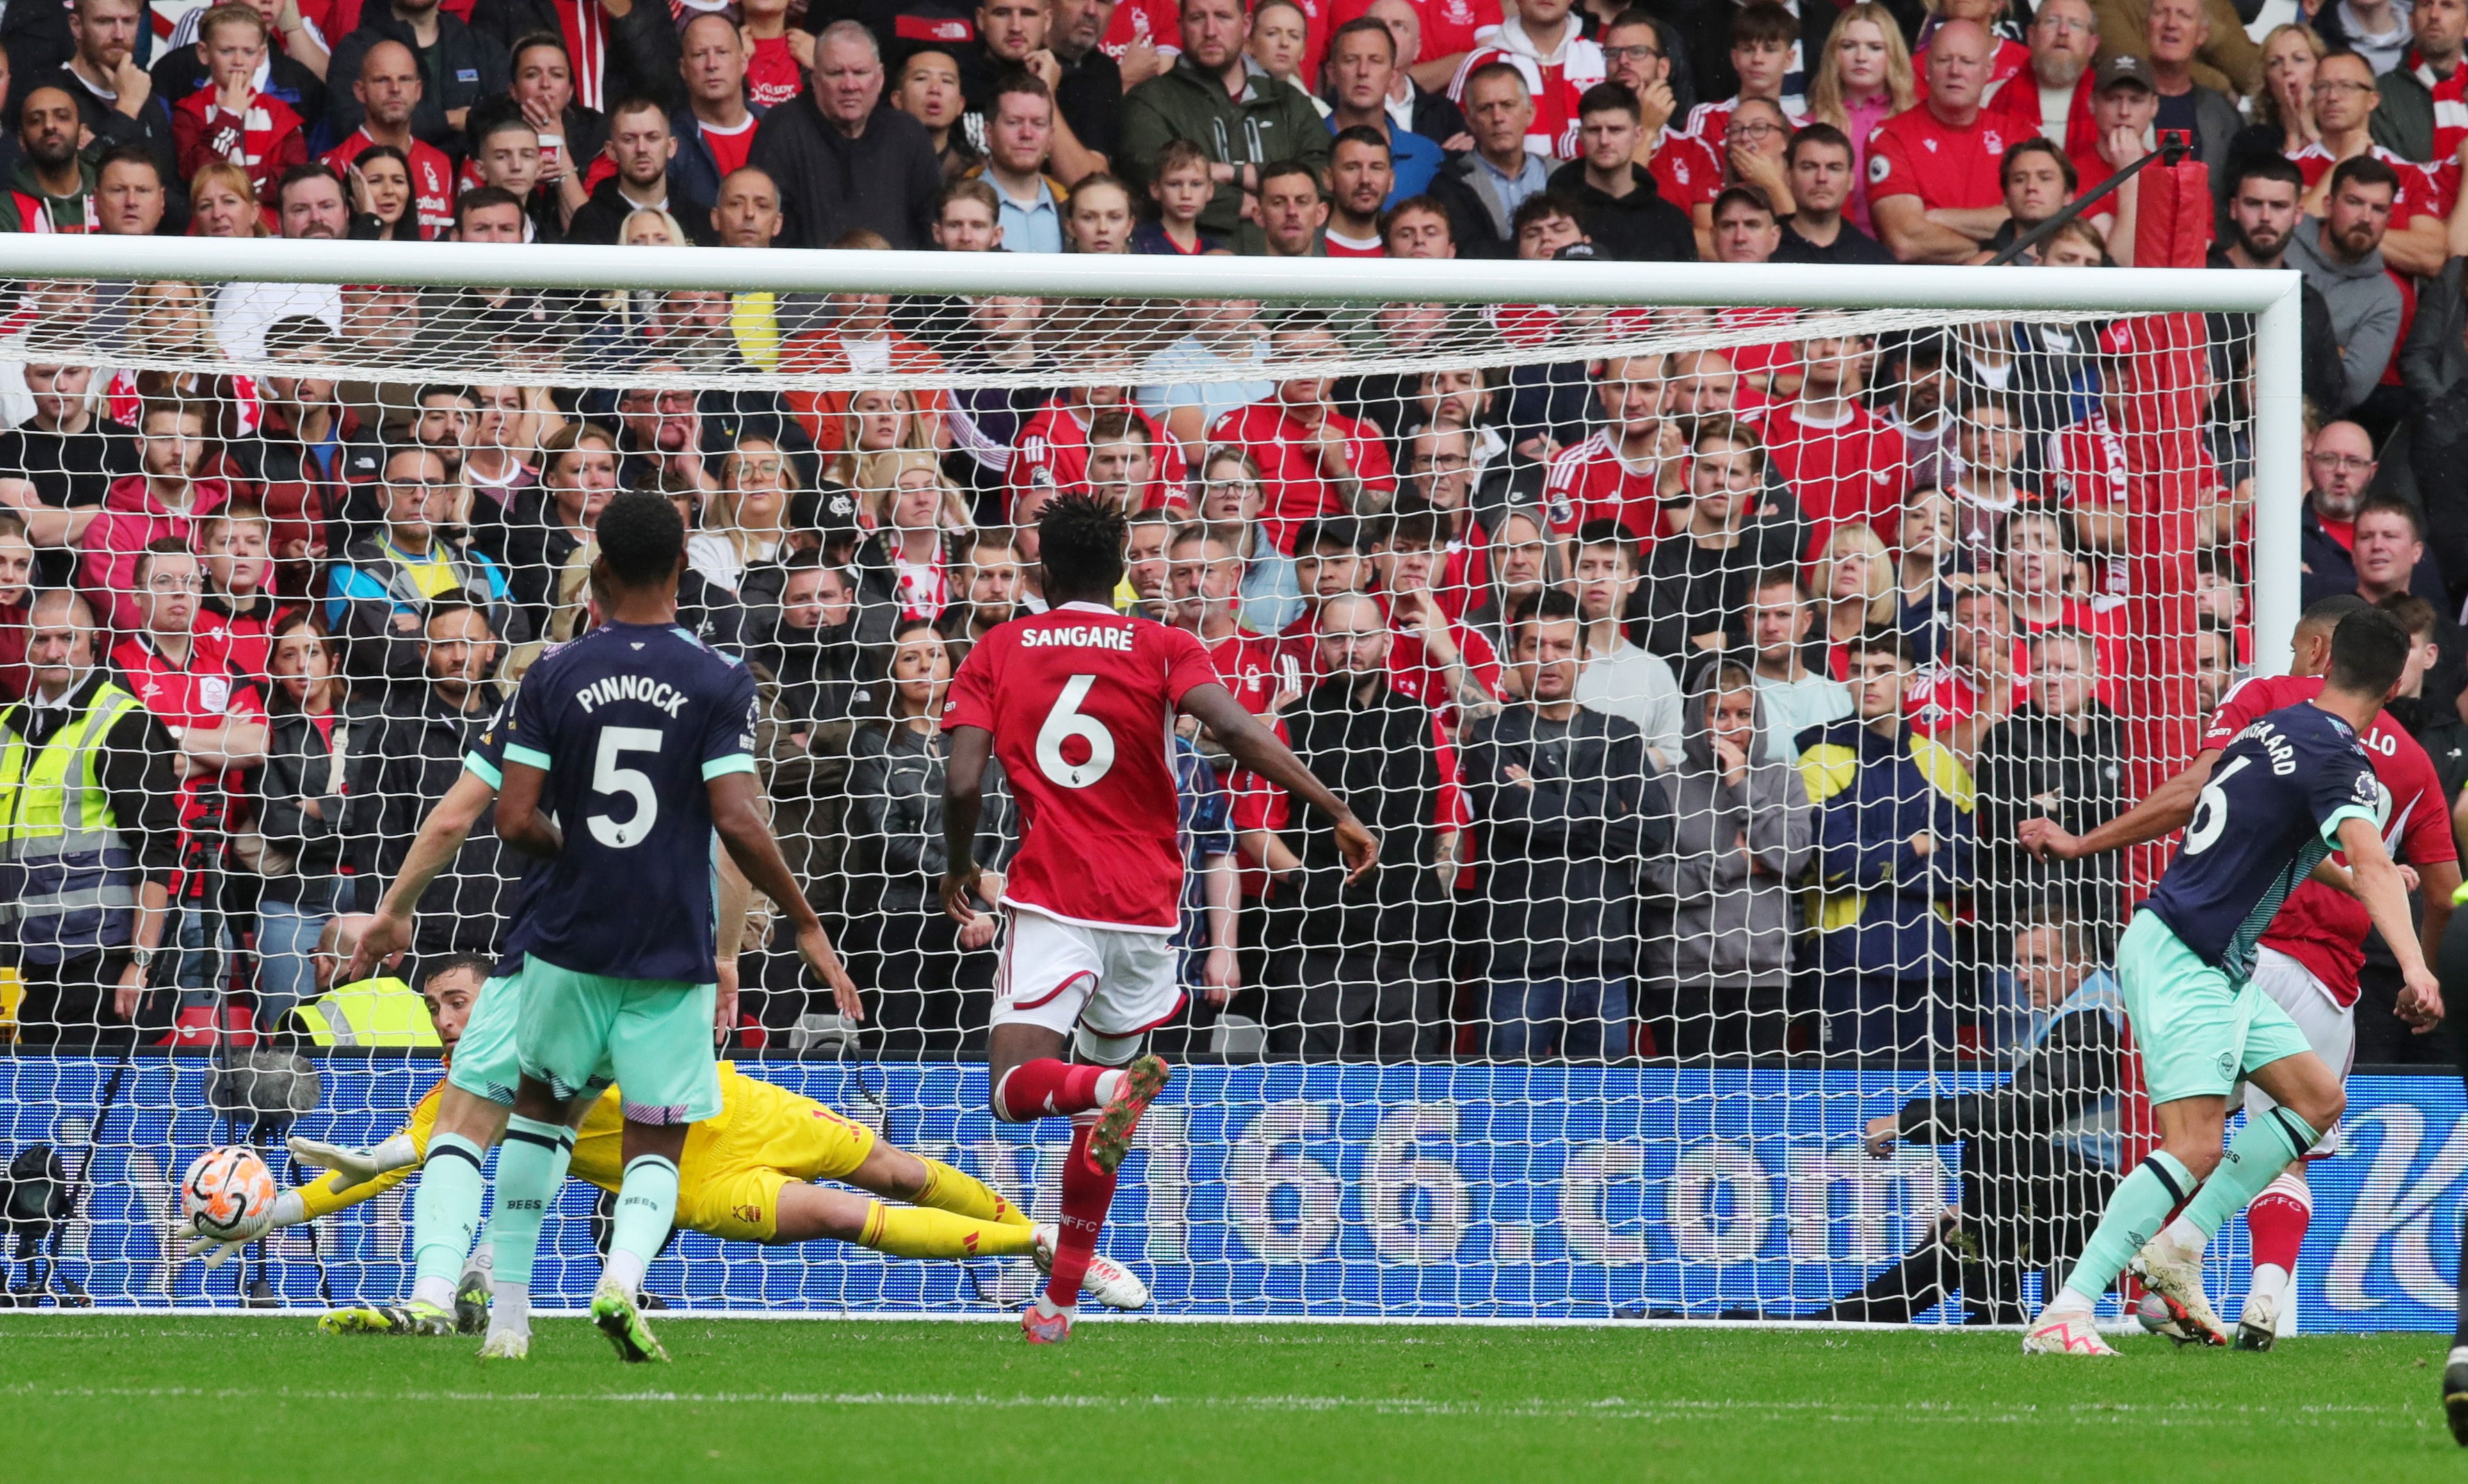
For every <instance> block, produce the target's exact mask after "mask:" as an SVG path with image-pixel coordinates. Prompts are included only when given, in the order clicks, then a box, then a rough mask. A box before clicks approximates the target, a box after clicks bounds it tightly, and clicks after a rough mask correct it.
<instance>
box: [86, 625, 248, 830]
mask: <svg viewBox="0 0 2468 1484" xmlns="http://www.w3.org/2000/svg"><path fill="white" fill-rule="evenodd" d="M111 663H112V668H114V669H116V670H118V671H119V672H120V679H121V683H122V684H123V685H125V686H126V687H127V688H128V693H129V694H130V695H132V696H136V697H137V698H138V699H139V700H141V701H143V702H145V704H146V709H147V710H149V711H150V712H152V713H154V718H155V719H156V720H158V721H160V722H162V723H163V724H164V725H165V726H167V727H169V728H171V730H172V732H173V733H175V734H176V733H179V732H183V731H186V730H188V729H189V728H190V727H193V726H219V725H221V724H222V723H223V722H225V721H263V720H264V719H265V702H264V699H263V697H262V696H260V695H259V694H258V690H257V687H256V686H254V685H252V684H250V683H249V680H248V678H247V676H245V675H243V674H240V671H239V670H238V669H237V668H236V667H235V666H234V665H233V664H232V661H231V652H230V644H229V640H228V639H227V637H226V636H225V635H224V634H223V632H222V631H221V630H220V629H219V628H199V629H197V630H196V631H195V632H194V633H193V634H191V635H190V636H189V658H188V663H186V664H181V665H175V664H173V663H171V659H170V657H169V656H167V655H166V654H164V652H163V651H161V650H158V649H156V648H155V647H154V641H153V639H152V638H151V637H150V636H149V635H147V634H144V633H135V634H131V635H129V636H128V637H127V638H126V639H123V640H121V641H120V643H118V644H117V645H114V646H113V647H112V651H111ZM245 778H246V775H245V774H244V773H242V772H241V771H240V770H239V769H237V768H235V769H233V770H231V771H229V772H226V773H223V774H221V775H219V776H217V775H212V774H205V773H200V774H198V775H197V776H195V777H194V778H189V779H185V780H183V781H182V782H181V784H180V823H181V824H183V825H187V824H189V823H191V822H192V821H194V819H195V818H196V817H197V816H198V815H199V814H201V813H203V812H204V811H205V803H204V793H205V790H206V788H208V787H209V786H211V787H214V788H218V789H220V790H221V791H222V792H224V793H227V794H230V795H232V796H234V797H240V796H241V795H242V794H243V793H244V792H245Z"/></svg>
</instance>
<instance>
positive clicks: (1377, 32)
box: [1328, 15, 1447, 206]
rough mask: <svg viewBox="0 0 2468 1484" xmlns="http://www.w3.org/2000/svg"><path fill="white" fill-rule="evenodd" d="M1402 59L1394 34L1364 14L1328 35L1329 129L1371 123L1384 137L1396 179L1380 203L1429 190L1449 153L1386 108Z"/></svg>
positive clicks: (1366, 126) (1336, 133)
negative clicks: (1390, 191)
mask: <svg viewBox="0 0 2468 1484" xmlns="http://www.w3.org/2000/svg"><path fill="white" fill-rule="evenodd" d="M1407 60H1409V61H1410V60H1411V58H1407ZM1401 65H1402V64H1401V63H1400V61H1399V59H1398V57H1397V36H1396V34H1395V33H1394V32H1392V31H1390V30H1389V29H1388V28H1387V27H1386V26H1385V25H1383V23H1381V22H1380V21H1377V20H1375V19H1373V18H1372V17H1370V16H1368V15H1364V16H1360V17H1357V18H1356V19H1354V20H1350V21H1347V22H1346V23H1345V24H1344V25H1342V26H1339V27H1337V31H1336V34H1333V35H1331V36H1330V37H1329V43H1328V87H1329V102H1330V105H1331V106H1330V109H1329V115H1328V131H1329V133H1330V134H1331V135H1332V136H1337V137H1342V136H1343V135H1344V134H1345V133H1346V132H1347V131H1348V130H1351V129H1358V128H1362V129H1370V130H1371V131H1373V132H1374V133H1377V134H1378V135H1379V136H1380V137H1381V138H1382V139H1383V141H1385V142H1386V144H1387V147H1388V158H1389V165H1390V169H1391V171H1392V173H1393V175H1394V176H1395V182H1396V183H1395V188H1394V192H1393V194H1391V195H1390V196H1389V198H1388V199H1387V200H1386V201H1384V202H1383V203H1382V204H1383V206H1393V205H1395V204H1396V203H1397V202H1399V201H1402V200H1404V199H1405V198H1406V197H1407V196H1412V195H1421V194H1423V193H1424V192H1425V191H1428V190H1429V189H1430V185H1431V177H1432V176H1433V175H1435V174H1437V173H1438V172H1439V169H1440V166H1441V165H1442V164H1443V163H1445V162H1446V159H1447V156H1446V155H1445V154H1444V153H1443V152H1442V151H1441V149H1440V146H1439V143H1438V141H1436V140H1431V139H1426V138H1424V137H1423V136H1422V135H1420V134H1417V133H1415V132H1414V130H1413V128H1412V126H1410V124H1400V123H1399V122H1398V121H1397V120H1396V118H1395V117H1394V116H1393V115H1392V114H1391V113H1390V112H1389V108H1388V96H1389V94H1390V92H1391V91H1392V90H1393V89H1394V87H1395V86H1396V82H1397V78H1398V72H1399V68H1400V66H1401ZM1332 158H1334V150H1332Z"/></svg>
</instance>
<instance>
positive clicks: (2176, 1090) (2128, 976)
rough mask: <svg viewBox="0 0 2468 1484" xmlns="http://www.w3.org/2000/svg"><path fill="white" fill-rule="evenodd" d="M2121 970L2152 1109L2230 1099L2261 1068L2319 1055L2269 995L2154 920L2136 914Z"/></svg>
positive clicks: (2121, 951)
mask: <svg viewBox="0 0 2468 1484" xmlns="http://www.w3.org/2000/svg"><path fill="white" fill-rule="evenodd" d="M2116 968H2117V977H2119V978H2120V979H2122V980H2123V981H2124V982H2125V1015H2126V1018H2127V1019H2128V1020H2130V1021H2131V1022H2132V1023H2133V1026H2134V1045H2135V1049H2136V1050H2137V1051H2138V1052H2139V1053H2141V1057H2142V1084H2143V1086H2144V1088H2146V1089H2147V1090H2148V1091H2149V1093H2150V1097H2151V1101H2152V1102H2154V1103H2174V1102H2176V1101H2177V1100H2179V1099H2180V1098H2199V1097H2226V1096H2228V1092H2229V1091H2230V1090H2231V1089H2233V1088H2234V1087H2235V1086H2236V1084H2237V1081H2238V1079H2240V1078H2242V1077H2244V1076H2245V1075H2246V1074H2247V1073H2249V1072H2251V1071H2252V1070H2254V1069H2255V1068H2256V1067H2262V1066H2269V1065H2270V1064H2271V1063H2272V1062H2276V1061H2278V1060H2280V1059H2281V1058H2283V1057H2293V1056H2295V1055H2297V1053H2298V1052H2300V1051H2311V1050H2313V1047H2312V1046H2310V1045H2308V1044H2307V1043H2306V1040H2305V1033H2304V1032H2303V1031H2301V1030H2298V1029H2297V1022H2296V1021H2295V1020H2292V1019H2290V1018H2289V1016H2288V1012H2287V1011H2285V1010H2282V1009H2280V1008H2279V1006H2278V1005H2277V1004H2275V1003H2274V1002H2273V1001H2272V998H2271V996H2269V995H2267V994H2265V993H2262V991H2260V990H2259V989H2256V988H2255V987H2254V986H2253V984H2252V983H2251V981H2239V980H2234V979H2231V978H2229V977H2228V970H2224V969H2220V968H2217V967H2215V966H2213V965H2210V964H2206V963H2205V962H2203V960H2202V959H2201V958H2199V957H2197V956H2196V955H2195V953H2194V950H2193V949H2191V948H2189V947H2185V944H2184V940H2182V939H2181V938H2179V937H2178V936H2177V934H2176V933H2175V932H2174V931H2173V930H2171V929H2170V928H2169V926H2168V925H2167V924H2166V923H2163V922H2161V921H2160V920H2159V916H2158V914H2156V913H2151V912H2137V913H2136V914H2134V924H2133V925H2132V926H2130V927H2128V928H2126V929H2125V937H2124V938H2123V939H2122V940H2120V941H2119V942H2118V944H2117V946H2116Z"/></svg>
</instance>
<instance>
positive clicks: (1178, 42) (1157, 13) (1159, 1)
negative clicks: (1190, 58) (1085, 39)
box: [1097, 0, 1182, 61]
mask: <svg viewBox="0 0 2468 1484" xmlns="http://www.w3.org/2000/svg"><path fill="white" fill-rule="evenodd" d="M1134 41H1145V42H1147V43H1148V44H1149V45H1151V46H1153V47H1155V48H1156V49H1157V50H1158V51H1160V52H1163V53H1165V54H1166V55H1168V56H1173V55H1175V54H1177V53H1179V52H1180V51H1181V50H1182V11H1181V10H1180V9H1179V8H1178V7H1177V5H1176V3H1175V0H1126V3H1124V4H1121V5H1117V6H1115V7H1114V18H1113V19H1112V20H1110V21H1108V22H1107V23H1106V37H1105V39H1104V40H1102V41H1100V42H1098V43H1097V48H1098V50H1100V51H1102V52H1104V53H1105V54H1106V55H1107V56H1108V57H1112V58H1114V59H1115V60H1116V61H1121V60H1122V59H1123V53H1124V51H1125V50H1126V49H1127V48H1129V47H1130V46H1131V43H1132V42H1134Z"/></svg>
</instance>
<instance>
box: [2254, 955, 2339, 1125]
mask: <svg viewBox="0 0 2468 1484" xmlns="http://www.w3.org/2000/svg"><path fill="white" fill-rule="evenodd" d="M2253 987H2254V988H2255V989H2257V990H2260V991H2261V992H2262V993H2264V994H2266V995H2268V996H2269V997H2270V999H2271V1002H2272V1003H2273V1004H2274V1005H2277V1006H2278V1007H2279V1008H2280V1009H2282V1010H2285V1011H2287V1012H2288V1018H2290V1019H2291V1020H2294V1021H2296V1022H2297V1030H2299V1031H2301V1032H2303V1033H2304V1036H2305V1043H2306V1044H2307V1045H2309V1046H2311V1047H2313V1048H2314V1054H2315V1055H2316V1056H2318V1057H2320V1058H2321V1059H2322V1064H2323V1065H2325V1066H2328V1067H2329V1068H2330V1069H2331V1070H2332V1071H2333V1072H2334V1073H2336V1074H2338V1076H2339V1079H2340V1081H2342V1082H2343V1083H2344V1082H2346V1081H2347V1080H2348V1068H2349V1067H2350V1066H2352V1065H2354V1064H2355V1062H2356V1060H2357V1012H2356V1007H2354V1006H2353V1005H2342V1004H2340V1003H2339V1002H2338V1001H2336V1000H2334V999H2333V998H2332V997H2331V991H2330V990H2329V989H2328V988H2327V987H2326V986H2325V985H2324V984H2323V983H2322V981H2321V980H2319V979H2318V978H2316V977H2314V970H2310V969H2308V968H2306V967H2305V966H2304V965H2303V964H2301V963H2298V962H2297V960H2296V959H2294V958H2292V957H2290V956H2289V955H2288V954H2285V953H2282V952H2280V951H2279V950H2278V949H2277V948H2273V947H2264V948H2261V949H2259V950H2258V951H2257V952H2256V954H2255V956H2254V963H2253ZM2269 1107H2274V1104H2273V1101H2272V1097H2271V1094H2270V1093H2268V1092H2265V1091H2263V1090H2262V1089H2261V1088H2260V1087H2257V1086H2255V1085H2254V1084H2252V1083H2247V1084H2245V1116H2246V1121H2247V1122H2248V1123H2251V1122H2252V1121H2253V1120H2254V1119H2257V1118H2259V1117H2261V1116H2262V1115H2263V1111H2264V1110H2265V1109H2267V1108H2269ZM2336 1153H2340V1130H2337V1129H2328V1130H2323V1134H2322V1141H2321V1142H2320V1143H2319V1144H2317V1145H2315V1146H2314V1150H2313V1153H2310V1154H2308V1155H2307V1156H2306V1157H2307V1158H2309V1159H2321V1158H2325V1157H2327V1156H2329V1155H2332V1154H2336Z"/></svg>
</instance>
